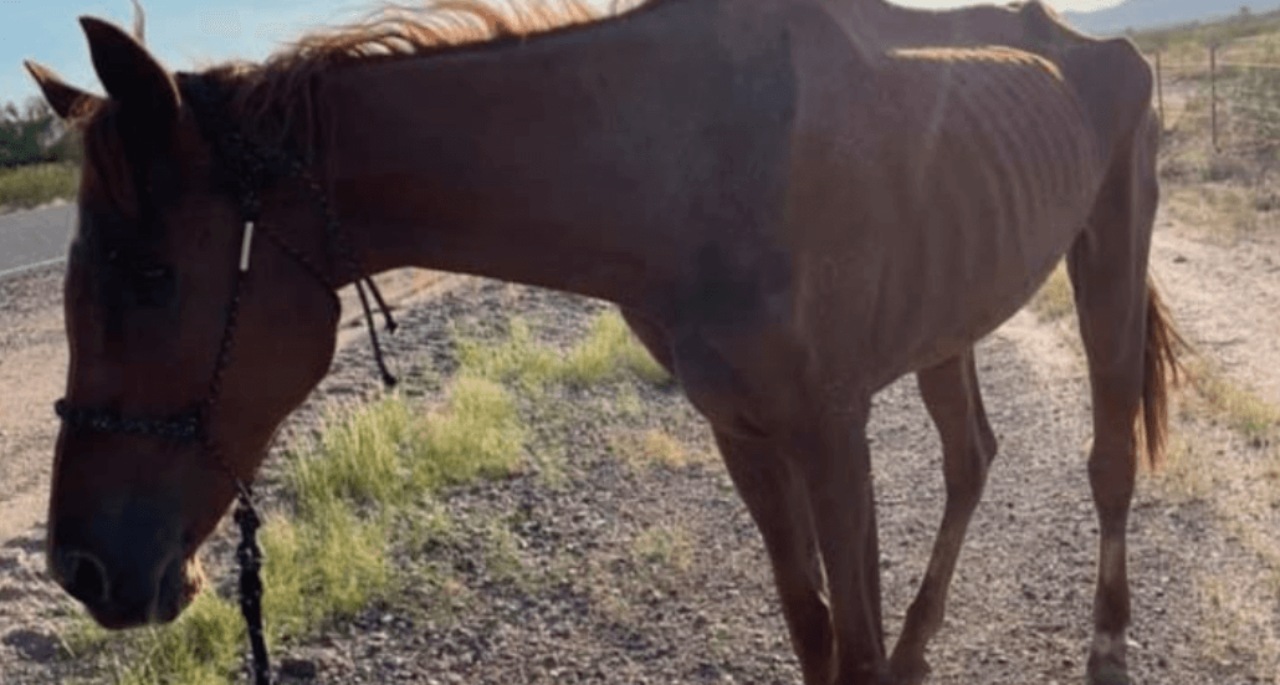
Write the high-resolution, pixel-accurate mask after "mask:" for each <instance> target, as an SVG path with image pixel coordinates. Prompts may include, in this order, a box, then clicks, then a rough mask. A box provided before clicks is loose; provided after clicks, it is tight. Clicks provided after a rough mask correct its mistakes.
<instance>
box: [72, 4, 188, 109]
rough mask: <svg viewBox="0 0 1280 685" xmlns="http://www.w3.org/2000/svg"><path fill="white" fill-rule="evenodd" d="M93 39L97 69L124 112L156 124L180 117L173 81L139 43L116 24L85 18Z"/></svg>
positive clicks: (88, 35) (86, 29)
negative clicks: (140, 115) (138, 114)
mask: <svg viewBox="0 0 1280 685" xmlns="http://www.w3.org/2000/svg"><path fill="white" fill-rule="evenodd" d="M80 26H81V27H83V28H84V34H85V37H86V38H88V39H89V54H90V55H91V56H92V57H93V69H94V71H96V72H98V79H99V80H101V81H102V87H103V88H105V89H106V91H107V95H110V96H111V98H112V99H114V100H116V101H118V102H119V103H120V106H121V108H122V109H123V110H124V111H132V112H138V113H141V114H142V115H143V116H145V117H147V118H148V119H149V120H150V123H153V124H167V123H170V122H173V121H175V120H176V119H177V117H178V109H179V107H180V99H179V97H178V87H177V85H176V84H174V81H173V78H172V77H170V76H169V73H168V72H167V71H165V70H164V67H162V66H160V63H159V62H157V61H156V60H155V58H153V57H152V56H151V54H150V53H148V52H147V49H146V48H144V47H142V46H141V45H139V44H138V41H137V40H136V39H134V38H133V37H132V36H130V35H129V34H128V33H125V32H124V31H123V30H121V29H120V28H119V27H117V26H115V25H114V24H110V23H107V22H105V21H102V20H101V19H94V18H93V17H81V18H80Z"/></svg>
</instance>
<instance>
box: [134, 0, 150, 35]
mask: <svg viewBox="0 0 1280 685" xmlns="http://www.w3.org/2000/svg"><path fill="white" fill-rule="evenodd" d="M132 1H133V37H134V38H136V39H137V40H138V44H139V45H146V44H147V13H146V12H145V11H144V10H143V9H142V3H140V2H138V0H132Z"/></svg>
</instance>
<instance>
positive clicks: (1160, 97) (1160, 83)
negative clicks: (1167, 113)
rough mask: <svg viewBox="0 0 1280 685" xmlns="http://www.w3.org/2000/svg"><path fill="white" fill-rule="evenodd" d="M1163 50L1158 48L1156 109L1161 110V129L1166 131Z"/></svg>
mask: <svg viewBox="0 0 1280 685" xmlns="http://www.w3.org/2000/svg"><path fill="white" fill-rule="evenodd" d="M1162 52H1163V51H1161V50H1156V111H1158V112H1160V130H1161V131H1164V130H1165V128H1166V126H1165V118H1164V65H1163V64H1162V60H1161V54H1162Z"/></svg>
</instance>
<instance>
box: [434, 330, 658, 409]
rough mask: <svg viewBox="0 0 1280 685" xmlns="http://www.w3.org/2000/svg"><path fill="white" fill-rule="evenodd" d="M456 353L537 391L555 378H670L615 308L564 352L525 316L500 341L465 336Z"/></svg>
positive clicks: (466, 363) (477, 369)
mask: <svg viewBox="0 0 1280 685" xmlns="http://www.w3.org/2000/svg"><path fill="white" fill-rule="evenodd" d="M458 352H459V358H460V360H461V362H462V366H463V369H464V370H465V371H467V372H469V373H473V374H475V375H478V376H481V377H483V378H489V379H492V380H496V381H500V382H504V383H512V384H515V385H517V386H518V387H523V388H526V389H533V390H536V389H540V388H542V387H544V386H546V385H548V384H551V383H563V384H565V385H570V386H575V387H582V386H587V385H593V384H598V383H611V382H614V381H618V380H621V379H622V378H624V377H625V376H626V375H627V374H634V375H635V376H637V377H638V378H640V379H641V380H643V381H646V382H649V383H653V384H661V383H666V382H668V381H669V380H670V376H669V375H668V374H667V371H666V369H664V368H662V366H661V365H660V364H658V362H656V361H654V359H653V357H651V356H650V355H649V352H648V350H646V349H645V348H644V346H642V345H641V344H640V343H639V341H637V340H636V339H635V336H633V335H632V334H631V330H630V329H629V328H628V327H627V324H626V322H625V321H624V320H623V318H622V316H621V315H620V314H618V312H616V311H609V312H606V313H604V314H602V315H600V316H599V317H598V318H596V320H595V321H593V322H592V324H591V330H590V332H589V333H588V334H587V337H586V338H584V339H583V340H581V341H580V342H578V344H576V345H574V346H573V347H572V348H570V349H569V350H568V351H567V352H564V353H559V352H557V351H556V350H555V349H553V348H551V347H550V346H547V345H543V344H540V343H538V342H537V341H535V340H534V339H533V334H532V333H531V332H530V330H529V325H528V324H527V323H525V322H524V321H523V320H521V319H513V320H512V322H511V333H510V335H509V336H507V338H506V339H504V340H502V341H501V342H499V343H496V344H494V343H486V342H482V341H476V340H468V339H462V340H460V341H459V343H458Z"/></svg>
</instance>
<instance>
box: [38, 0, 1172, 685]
mask: <svg viewBox="0 0 1280 685" xmlns="http://www.w3.org/2000/svg"><path fill="white" fill-rule="evenodd" d="M516 15H517V16H516V18H511V17H509V16H506V15H505V14H504V13H503V12H501V11H498V10H495V9H493V8H492V7H490V6H487V5H483V4H477V2H476V1H475V0H462V1H461V2H450V3H446V4H444V5H441V6H440V7H439V8H434V9H427V10H424V11H422V12H420V13H416V14H415V13H409V14H399V15H394V16H389V17H388V18H387V19H386V20H385V21H379V22H374V23H371V24H366V25H363V26H359V27H354V28H351V29H348V30H344V31H340V32H337V33H333V34H327V35H322V36H317V37H314V38H310V39H304V40H303V41H302V42H301V43H299V44H298V46H296V47H295V48H293V49H290V50H288V51H286V52H284V53H282V54H281V55H279V56H277V57H275V58H273V59H272V60H270V61H268V62H267V63H265V64H263V65H256V66H255V65H234V66H228V67H221V68H215V69H210V70H207V71H204V72H201V73H188V74H176V75H175V74H171V73H169V72H167V71H166V70H165V69H163V68H162V67H161V66H160V65H159V63H158V62H156V61H155V59H154V58H152V57H151V56H150V55H149V53H148V52H147V51H146V50H145V48H143V47H142V46H141V45H139V43H138V42H137V41H135V40H134V39H133V38H131V37H130V36H129V35H128V34H126V33H124V32H123V31H121V30H119V29H117V28H116V27H114V26H112V25H110V24H107V23H104V22H101V21H98V20H94V19H85V20H83V25H84V29H85V32H86V34H87V35H88V39H89V47H90V51H91V54H92V56H93V62H94V65H95V68H96V70H97V73H98V76H99V78H100V80H101V81H102V84H103V86H104V87H105V89H106V92H107V96H106V97H105V98H103V97H97V96H93V95H90V94H87V93H85V92H82V91H80V90H77V89H75V88H73V87H72V86H69V85H67V84H65V83H63V82H61V81H60V80H59V79H58V78H57V77H56V76H55V75H53V74H52V73H50V72H49V71H48V70H46V69H43V68H41V67H38V66H36V65H33V64H32V65H29V67H30V68H31V71H32V73H33V75H34V76H35V77H36V79H37V81H38V82H39V83H40V85H41V87H42V89H43V91H44V93H45V95H46V97H47V99H48V100H49V102H50V104H51V105H53V107H54V108H55V110H56V111H57V112H58V113H59V114H60V115H62V116H63V117H64V118H68V119H70V120H72V121H75V122H76V123H77V124H78V125H79V126H80V127H81V129H82V131H83V133H84V141H85V153H86V155H85V165H84V172H83V179H82V183H81V191H80V198H79V209H80V225H79V230H78V232H77V235H76V237H75V240H74V242H73V243H72V246H71V251H70V260H69V263H68V273H67V281H66V307H67V333H68V338H69V341H70V346H71V355H72V361H71V370H70V373H69V378H68V384H67V397H66V399H65V400H64V401H63V402H62V403H60V405H59V413H60V415H61V416H62V417H63V419H64V426H63V430H62V432H61V434H60V436H59V439H58V444H57V457H56V459H57V461H56V465H55V480H54V485H53V493H52V497H51V502H50V520H49V560H50V568H51V571H52V573H53V575H54V577H55V578H57V579H58V581H59V582H60V583H61V584H62V585H63V586H64V587H65V588H66V589H67V590H68V592H70V593H71V594H72V595H74V596H75V597H77V598H79V599H80V600H81V601H82V602H84V603H85V604H86V605H87V606H88V608H89V610H90V612H91V613H92V614H93V615H94V616H95V618H97V620H98V621H99V622H101V623H102V624H104V625H107V626H112V627H125V626H131V625H137V624H141V623H146V622H151V621H165V620H170V619H172V618H173V617H175V616H176V615H178V613H179V612H181V610H182V608H183V607H184V606H185V603H186V601H187V600H188V598H189V596H190V594H191V592H192V585H193V582H192V578H191V574H190V571H189V568H190V563H191V559H192V558H193V557H194V554H195V552H196V550H197V548H198V547H199V546H200V544H201V542H202V541H203V540H204V539H205V538H206V537H207V536H208V534H209V533H210V531H211V530H212V529H213V528H214V526H215V525H216V523H217V522H218V520H219V519H220V517H221V516H222V515H223V513H224V512H225V510H226V508H227V506H228V504H229V503H230V502H231V500H232V499H233V498H234V497H235V495H236V492H237V487H238V486H240V485H241V484H243V483H247V482H250V481H251V480H252V478H253V475H254V473H255V472H256V470H257V468H258V466H259V465H260V463H261V461H262V459H263V456H264V454H265V449H266V446H267V444H268V442H269V440H270V438H271V436H272V434H273V432H274V431H275V429H276V427H277V426H278V425H279V423H280V422H281V421H282V420H283V419H284V417H285V416H286V415H287V414H288V413H289V412H290V411H292V410H293V409H294V408H295V407H297V406H298V404H299V403H301V402H302V401H303V399H304V398H305V397H306V395H307V394H308V392H310V390H311V389H312V388H313V387H314V386H315V385H316V383H317V382H318V381H319V379H320V378H321V377H322V376H323V375H324V373H325V372H326V370H327V368H328V366H329V363H330V361H331V358H332V354H333V349H334V340H335V324H336V320H337V314H338V312H337V306H336V303H335V300H334V297H333V289H334V288H336V287H339V286H342V285H345V284H347V283H352V282H358V281H359V280H360V279H361V278H362V277H364V276H367V275H368V274H370V273H376V272H380V271H383V270H386V269H390V268H395V267H402V266H420V267H428V268H434V269H443V270H449V271H457V272H465V273H473V274H481V275H485V276H491V277H496V278H501V279H506V280H510V281H518V282H522V283H527V284H533V285H538V286H544V287H549V288H557V289H561V290H566V291H571V292H576V293H582V294H585V295H591V296H594V297H599V298H604V299H607V300H610V301H613V302H616V303H617V304H618V305H620V306H621V308H622V311H623V313H624V314H625V316H626V318H627V320H628V321H629V322H630V324H631V326H632V328H633V330H634V331H635V332H636V334H637V335H638V336H639V337H640V339H641V340H642V341H643V342H644V343H645V345H646V346H647V347H648V348H649V349H650V351H651V352H652V353H653V354H654V356H655V357H656V358H657V359H658V360H659V361H660V362H661V363H662V364H663V365H665V366H666V367H667V368H668V369H670V370H671V371H672V373H673V374H674V375H675V376H676V377H677V378H678V379H679V381H680V383H681V385H682V387H683V389H684V391H685V392H686V393H687V395H688V397H689V399H690V401H691V402H692V403H693V404H694V406H695V407H697V409H698V410H699V411H700V412H701V413H702V414H703V415H704V416H705V417H706V418H707V420H708V421H709V423H710V424H711V427H712V430H713V431H714V434H715V437H716V440H717V442H718V444H719V446H720V449H721V452H722V454H723V456H724V460H725V463H726V464H727V466H728V469H729V473H730V475H731V476H732V478H733V480H734V482H735V484H736V485H737V488H738V491H739V493H740V494H741V496H742V498H743V500H744V501H745V502H746V505H747V507H748V509H749V510H750V512H751V514H752V516H753V518H754V520H755V521H756V523H757V524H758V526H759V528H760V530H761V533H762V535H763V538H764V542H765V545H766V547H767V550H768V552H769V555H770V558H771V560H772V563H773V570H774V577H775V580H776V583H777V588H778V591H779V595H780V598H781V603H782V609H783V614H784V616H785V618H786V620H787V624H788V626H789V628H790V631H791V638H792V643H793V645H794V647H795V650H796V654H797V656H798V658H799V662H800V666H801V669H802V671H803V673H804V678H805V682H806V683H807V684H808V685H831V684H832V683H837V684H839V685H861V684H867V683H873V682H889V683H894V684H900V683H918V682H920V681H921V680H923V678H924V677H925V671H926V667H925V663H924V650H925V645H926V643H927V642H928V640H929V638H930V637H931V636H932V635H933V634H934V633H935V632H936V631H937V629H938V627H939V625H940V624H941V619H942V612H943V604H944V601H945V595H946V590H947V586H948V583H949V581H950V577H951V574H952V571H953V569H954V566H955V560H956V556H957V554H958V552H959V549H960V545H961V542H962V540H963V536H964V531H965V528H966V526H967V524H968V521H969V518H970V516H971V514H972V512H973V510H974V508H975V506H976V505H977V502H978V499H979V497H980V495H981V491H982V486H983V482H984V480H985V477H986V473H987V470H988V467H989V464H990V461H991V459H992V457H993V456H994V454H995V449H996V446H995V440H994V436H993V433H992V431H991V428H990V426H989V425H988V422H987V418H986V415H985V412H984V410H983V407H982V400H981V396H980V394H979V391H978V385H977V378H976V375H975V367H974V363H973V344H974V343H975V341H977V340H978V339H980V338H981V337H983V336H984V335H986V334H987V333H989V332H990V331H991V330H993V329H994V328H995V327H996V326H998V325H999V324H1000V323H1001V322H1003V321H1004V320H1005V319H1007V318H1008V317H1009V316H1011V315H1012V314H1013V313H1014V312H1015V311H1016V310H1017V309H1018V308H1019V307H1020V306H1021V305H1022V304H1023V303H1024V302H1026V300H1027V299H1028V298H1029V297H1030V295H1031V294H1032V293H1033V292H1034V291H1035V290H1036V288H1037V287H1038V286H1039V285H1040V284H1041V283H1042V282H1043V281H1044V280H1045V278H1046V277H1047V275H1048V273H1049V272H1050V270H1051V269H1052V268H1053V266H1054V264H1055V263H1056V262H1057V261H1058V260H1059V259H1060V258H1062V257H1063V255H1066V258H1067V262H1068V265H1069V270H1070V275H1071V280H1072V284H1073V286H1074V289H1075V297H1076V302H1077V307H1078V311H1079V315H1080V325H1081V332H1082V335H1083V338H1084V345H1085V351H1086V355H1087V357H1088V364H1089V370H1090V380H1091V383H1092V387H1093V414H1094V429H1095V436H1094V437H1095V439H1094V444H1093V447H1092V451H1091V454H1090V457H1089V473H1090V477H1091V478H1090V479H1091V483H1092V486H1093V493H1094V499H1095V502H1096V504H1097V509H1098V514H1099V519H1100V522H1101V552H1100V562H1099V574H1098V594H1097V601H1096V604H1095V612H1096V618H1095V624H1096V630H1097V633H1096V638H1095V640H1094V643H1093V646H1092V648H1091V653H1090V661H1089V678H1090V682H1091V683H1094V684H1095V685H1102V684H1106V685H1112V684H1115V683H1124V682H1127V681H1128V676H1127V667H1126V663H1125V654H1124V644H1125V635H1124V633H1125V628H1126V626H1127V625H1128V623H1129V597H1128V580H1127V578H1126V570H1125V558H1126V553H1125V530H1126V519H1127V514H1128V508H1129V502H1130V499H1131V496H1132V492H1133V485H1134V476H1135V470H1136V467H1137V456H1138V453H1139V451H1140V450H1141V449H1145V451H1146V452H1147V454H1148V456H1149V457H1150V459H1151V460H1152V461H1153V462H1156V461H1158V460H1159V457H1160V453H1161V448H1162V439H1163V435H1164V430H1165V416H1164V406H1165V395H1166V377H1167V376H1168V375H1169V374H1170V373H1172V372H1173V371H1175V370H1176V361H1175V359H1174V349H1175V342H1176V340H1177V338H1176V334H1175V333H1174V332H1173V330H1172V329H1171V328H1170V326H1169V323H1168V321H1167V319H1166V316H1165V314H1164V312H1163V309H1162V307H1161V306H1160V303H1159V300H1158V298H1157V297H1156V295H1155V292H1154V291H1153V290H1152V289H1151V287H1150V285H1149V283H1148V279H1147V254H1148V248H1149V243H1150V237H1151V229H1152V222H1153V216H1154V212H1155V208H1156V202H1157V187H1156V178H1155V172H1154V158H1155V153H1156V143H1157V140H1156V135H1155V134H1156V128H1155V127H1154V126H1153V122H1154V119H1153V117H1152V114H1151V107H1150V95H1151V75H1150V72H1149V70H1148V68H1147V66H1146V64H1145V62H1144V61H1143V59H1142V57H1141V56H1140V55H1139V54H1138V53H1137V52H1136V51H1135V50H1134V48H1133V47H1132V46H1131V45H1130V44H1129V43H1127V42H1124V41H1094V40H1090V39H1087V38H1084V37H1083V36H1079V35H1077V34H1074V33H1072V32H1070V31H1068V30H1067V29H1065V28H1063V27H1061V26H1060V25H1058V24H1057V23H1056V22H1055V21H1054V20H1053V19H1052V18H1051V17H1050V16H1049V15H1047V14H1046V13H1045V12H1044V11H1043V10H1042V9H1040V8H1038V7H1033V8H1031V9H1027V10H1022V11H1009V10H1001V9H985V10H981V11H978V10H975V11H972V12H967V13H965V12H960V13H913V12H905V11H903V10H898V9H895V8H891V7H890V6H888V5H886V4H884V3H882V2H880V0H840V1H837V0H732V1H731V0H658V1H656V2H652V3H650V4H648V5H646V6H644V7H642V8H640V9H638V10H635V11H633V12H631V13H629V14H626V15H624V16H622V17H620V18H616V19H611V20H607V21H598V22H594V21H586V20H587V19H588V18H589V17H588V16H586V13H584V12H582V11H581V10H580V9H573V10H572V11H569V12H563V11H547V10H543V9H532V8H524V9H517V11H516ZM572 21H580V22H582V23H579V24H577V25H573V26H566V27H562V28H553V26H555V25H557V24H562V23H566V22H572ZM531 34H537V35H531ZM486 38H488V39H489V40H485V39H486ZM468 41H472V42H468ZM475 41H479V42H475ZM987 44H1000V45H1001V47H982V46H984V45H987ZM255 236H257V237H256V238H255ZM909 372H916V373H917V374H918V376H919V380H920V386H921V389H922V394H923V396H924V400H925V402H926V404H927V405H928V409H929V412H930V415H931V416H932V417H933V420H934V422H935V423H936V424H937V426H938V429H939V431H940V433H941V435H942V443H943V448H944V452H945V467H946V480H947V493H948V494H947V506H946V511H945V515H944V519H943V524H942V528H941V530H940V533H939V537H938V541H937V543H936V545H935V548H934V553H933V558H932V559H931V561H930V564H929V571H928V573H927V575H926V578H925V581H924V582H923V584H922V587H921V590H920V595H919V597H918V598H917V599H916V601H915V603H914V604H913V606H912V609H911V611H910V612H909V615H908V620H907V623H906V625H905V628H904V631H903V634H902V636H901V637H900V638H899V641H898V644H897V648H896V649H895V650H894V651H893V653H892V655H889V654H887V653H886V651H885V648H884V636H883V631H882V627H881V606H880V604H881V601H880V587H879V569H878V565H877V562H878V558H879V552H878V548H877V533H876V522H875V505H874V498H873V493H872V483H871V478H870V460H869V453H868V447H867V441H866V436H865V425H866V421H867V415H868V411H869V408H870V400H871V397H872V395H873V394H874V393H875V392H876V391H878V390H879V389H880V388H882V387H884V386H885V385H886V384H888V383H890V382H891V381H893V380H894V379H896V378H898V377H899V376H901V375H903V374H905V373H909ZM1144 438H1145V441H1144V440H1143V439H1144Z"/></svg>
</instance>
